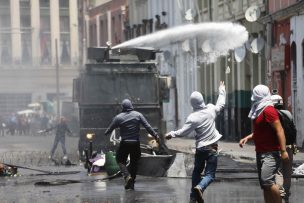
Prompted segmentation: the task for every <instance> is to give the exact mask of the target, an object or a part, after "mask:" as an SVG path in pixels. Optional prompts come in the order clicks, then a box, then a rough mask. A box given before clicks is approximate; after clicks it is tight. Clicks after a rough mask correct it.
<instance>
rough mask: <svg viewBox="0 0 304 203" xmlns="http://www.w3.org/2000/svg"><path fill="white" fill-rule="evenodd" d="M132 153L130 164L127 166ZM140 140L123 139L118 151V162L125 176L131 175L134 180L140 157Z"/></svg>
mask: <svg viewBox="0 0 304 203" xmlns="http://www.w3.org/2000/svg"><path fill="white" fill-rule="evenodd" d="M129 155H130V165H129V167H127V166H126V165H127V159H128V156H129ZM140 156H141V151H140V142H139V141H121V142H120V145H119V148H118V150H117V153H116V162H117V163H118V165H119V167H120V170H121V172H122V174H123V176H124V177H127V176H128V175H131V177H132V178H133V180H135V178H136V173H137V164H138V160H139V159H140Z"/></svg>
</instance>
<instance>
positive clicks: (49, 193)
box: [0, 136, 304, 203]
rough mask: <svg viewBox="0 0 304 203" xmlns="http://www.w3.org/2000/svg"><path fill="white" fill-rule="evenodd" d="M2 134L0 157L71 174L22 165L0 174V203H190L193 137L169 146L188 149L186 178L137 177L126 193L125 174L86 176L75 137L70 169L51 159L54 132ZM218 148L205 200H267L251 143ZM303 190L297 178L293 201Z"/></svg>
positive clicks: (302, 182)
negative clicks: (110, 177)
mask: <svg viewBox="0 0 304 203" xmlns="http://www.w3.org/2000/svg"><path fill="white" fill-rule="evenodd" d="M1 138H2V140H1V142H0V152H1V153H0V154H1V155H0V158H1V161H5V162H10V163H12V164H19V165H23V166H29V167H32V168H36V169H37V168H38V169H40V170H45V171H51V172H54V173H53V174H58V172H66V173H67V174H66V175H45V174H44V175H43V174H41V173H40V172H37V171H31V170H25V169H19V174H20V175H21V176H18V177H2V178H0V203H36V202H37V203H38V202H39V203H40V202H46V203H53V202H56V203H74V202H75V203H95V202H96V203H124V202H127V203H133V202H147V203H187V202H188V201H189V190H190V187H191V179H190V177H189V175H191V171H192V166H193V154H192V152H193V151H192V147H191V143H192V142H191V141H189V140H187V141H184V140H180V142H178V141H176V143H173V142H172V143H171V144H168V145H169V146H171V148H174V147H176V148H179V149H181V150H180V151H184V152H185V154H184V160H182V161H183V163H184V165H185V170H186V177H175V178H172V177H144V176H139V177H138V179H137V182H136V185H135V190H134V191H125V190H124V188H123V185H122V184H123V179H122V178H121V177H118V178H115V179H113V180H103V179H104V178H106V177H107V176H106V174H101V175H97V176H88V175H87V172H86V170H85V169H84V167H83V166H81V165H80V164H79V161H78V159H77V156H78V154H77V150H76V149H77V143H78V139H77V138H74V137H68V138H67V148H68V153H69V157H70V159H71V161H72V162H73V163H74V164H75V165H74V166H69V167H66V166H63V165H60V166H55V164H54V162H52V161H50V160H49V159H48V158H47V156H48V153H49V149H50V148H51V145H52V142H53V137H52V136H46V137H32V136H16V137H9V136H8V137H0V139H1ZM188 142H189V143H190V144H189V143H188ZM187 143H188V144H187ZM220 146H221V148H222V152H221V153H220V156H219V165H218V173H217V177H216V180H215V182H214V183H212V184H211V185H210V186H209V187H208V188H207V190H206V191H205V193H204V195H205V202H207V203H213V202H214V203H224V202H229V203H230V202H237V203H259V202H263V196H262V191H261V189H260V187H259V184H258V181H257V173H256V171H255V162H254V157H253V154H254V151H253V152H251V154H250V156H252V157H250V156H249V152H250V150H252V146H247V147H248V148H247V149H246V152H247V153H248V155H246V153H243V152H242V151H238V148H237V147H238V145H237V143H222V144H221V143H220ZM242 150H243V149H242ZM248 151H249V152H248ZM229 152H233V153H234V154H233V155H232V153H229ZM60 153H61V149H59V150H58V151H57V154H56V158H57V159H58V162H60V161H59V160H60V157H61V154H60ZM237 153H238V154H237ZM224 155H225V156H224ZM302 155H303V153H301V154H300V156H298V158H297V161H301V160H300V158H299V157H301V156H302ZM242 156H244V157H245V158H242ZM248 157H249V158H248ZM232 158H233V159H232ZM38 160H39V161H38ZM235 160H238V161H235ZM68 172H71V173H70V174H69V173H68ZM303 191H304V178H299V179H295V178H293V179H292V196H291V199H290V202H299V203H301V202H303V199H304V193H303Z"/></svg>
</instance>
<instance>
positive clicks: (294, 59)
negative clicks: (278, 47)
mask: <svg viewBox="0 0 304 203" xmlns="http://www.w3.org/2000/svg"><path fill="white" fill-rule="evenodd" d="M290 59H291V63H290V64H291V71H292V91H293V97H292V111H293V112H292V113H293V116H294V118H296V116H297V115H296V114H297V111H296V105H297V104H296V98H297V45H296V43H295V42H292V44H291V57H290ZM294 121H295V123H296V122H297V119H294Z"/></svg>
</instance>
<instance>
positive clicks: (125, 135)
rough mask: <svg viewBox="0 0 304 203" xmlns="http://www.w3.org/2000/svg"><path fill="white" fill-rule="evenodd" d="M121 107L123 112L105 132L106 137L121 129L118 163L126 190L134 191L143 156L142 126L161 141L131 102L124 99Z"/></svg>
mask: <svg viewBox="0 0 304 203" xmlns="http://www.w3.org/2000/svg"><path fill="white" fill-rule="evenodd" d="M121 105H122V112H121V113H120V114H118V115H116V116H115V117H114V119H113V120H112V122H111V124H110V126H109V127H108V129H107V130H106V131H105V135H110V134H111V133H112V131H113V130H114V129H115V128H120V137H121V142H120V145H119V148H118V150H117V153H116V162H117V164H118V165H119V168H120V170H121V172H122V174H123V176H124V179H125V189H134V183H135V178H136V173H137V163H138V160H139V158H140V156H141V151H140V141H139V130H140V124H142V125H143V126H144V127H145V129H146V130H147V131H148V133H149V134H151V135H152V136H153V137H154V138H155V139H156V140H157V141H159V137H158V135H157V133H156V132H155V131H154V130H153V128H152V127H151V125H150V124H149V123H148V122H147V120H146V119H145V117H144V116H143V115H142V114H141V113H139V112H137V111H134V109H133V106H132V103H131V101H130V100H128V99H124V100H123V101H122V104H121ZM129 155H130V168H129V170H128V168H127V166H126V163H127V159H128V156H129Z"/></svg>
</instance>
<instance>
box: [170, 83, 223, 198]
mask: <svg viewBox="0 0 304 203" xmlns="http://www.w3.org/2000/svg"><path fill="white" fill-rule="evenodd" d="M225 100H226V90H225V84H224V82H223V81H221V82H220V86H219V96H218V99H217V102H216V105H213V104H207V105H205V102H204V98H203V96H202V94H201V93H199V92H197V91H195V92H193V93H192V94H191V96H190V103H191V106H192V107H193V112H192V113H191V114H190V115H189V116H188V118H187V120H186V123H185V124H184V126H183V127H182V128H181V129H179V130H177V131H171V132H169V133H167V134H166V139H168V140H169V139H171V138H174V137H182V136H186V135H188V134H190V133H191V132H193V131H195V139H196V143H195V144H196V153H195V161H194V169H193V172H192V187H191V193H190V202H196V201H198V202H199V203H200V202H204V199H203V192H204V191H205V189H206V188H207V187H208V185H209V184H210V183H211V182H212V181H213V180H214V178H215V171H216V168H217V154H218V153H217V148H218V146H217V141H218V140H219V139H220V138H221V137H222V135H221V134H220V133H219V132H218V130H217V129H216V128H215V118H216V116H217V115H218V113H219V112H220V111H221V110H222V109H223V108H224V106H225ZM204 169H205V170H204ZM203 171H204V175H203V177H201V174H202V172H203Z"/></svg>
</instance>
